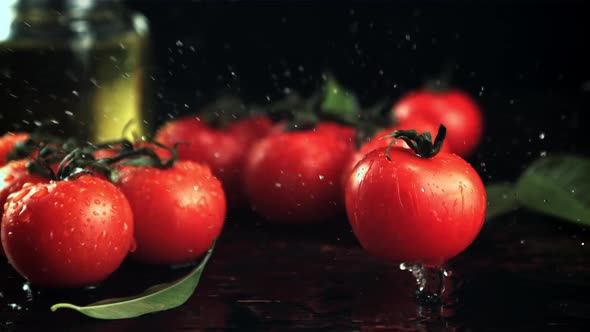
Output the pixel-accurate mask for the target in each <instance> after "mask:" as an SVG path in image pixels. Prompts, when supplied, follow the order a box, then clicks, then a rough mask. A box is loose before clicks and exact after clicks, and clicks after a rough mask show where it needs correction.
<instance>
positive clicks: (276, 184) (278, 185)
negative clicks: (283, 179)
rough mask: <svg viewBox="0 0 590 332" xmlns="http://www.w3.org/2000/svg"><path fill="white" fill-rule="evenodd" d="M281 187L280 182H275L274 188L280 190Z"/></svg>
mask: <svg viewBox="0 0 590 332" xmlns="http://www.w3.org/2000/svg"><path fill="white" fill-rule="evenodd" d="M282 186H283V185H282V184H281V183H280V182H275V187H277V188H281V187H282Z"/></svg>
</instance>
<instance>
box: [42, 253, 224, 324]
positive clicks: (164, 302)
mask: <svg viewBox="0 0 590 332" xmlns="http://www.w3.org/2000/svg"><path fill="white" fill-rule="evenodd" d="M214 246H215V243H213V244H212V245H211V248H209V251H208V252H207V254H206V255H205V257H204V258H203V261H202V262H201V263H200V264H199V265H198V266H197V267H196V268H195V269H194V270H192V271H191V272H190V273H189V274H188V275H186V276H185V277H183V278H180V279H178V280H176V281H174V282H170V283H164V284H158V285H155V286H152V287H150V288H148V289H146V290H145V291H144V292H143V293H141V294H138V295H135V296H130V297H124V298H114V299H108V300H102V301H99V302H95V303H92V304H89V305H86V306H77V305H73V304H70V303H58V304H55V305H53V306H51V311H56V310H58V309H62V308H64V309H72V310H76V311H78V312H80V313H81V314H84V315H86V316H89V317H93V318H98V319H124V318H133V317H137V316H141V315H145V314H148V313H152V312H158V311H163V310H168V309H172V308H176V307H178V306H180V305H182V304H184V303H185V302H186V301H187V300H188V299H189V298H190V297H191V295H192V294H193V292H194V291H195V289H196V287H197V285H198V283H199V280H200V279H201V274H202V273H203V270H204V268H205V265H206V264H207V261H209V258H210V257H211V253H213V248H214Z"/></svg>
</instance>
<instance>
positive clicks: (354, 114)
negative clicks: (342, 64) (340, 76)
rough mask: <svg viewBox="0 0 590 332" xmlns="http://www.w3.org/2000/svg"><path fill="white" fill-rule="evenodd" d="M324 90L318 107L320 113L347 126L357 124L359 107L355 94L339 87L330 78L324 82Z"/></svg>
mask: <svg viewBox="0 0 590 332" xmlns="http://www.w3.org/2000/svg"><path fill="white" fill-rule="evenodd" d="M324 89H325V94H324V99H323V101H322V104H321V106H320V107H321V110H322V112H324V113H326V114H330V115H333V116H335V117H337V118H339V119H340V120H342V121H344V122H346V123H348V124H355V123H357V122H358V118H359V115H360V112H361V106H360V104H359V102H358V100H357V98H356V96H355V94H354V93H352V92H350V91H347V90H346V89H345V88H343V87H342V86H340V84H339V83H338V82H337V81H336V80H335V79H334V78H333V77H331V76H329V77H328V79H327V80H326V85H325V88H324Z"/></svg>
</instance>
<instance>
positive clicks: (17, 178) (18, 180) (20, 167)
mask: <svg viewBox="0 0 590 332" xmlns="http://www.w3.org/2000/svg"><path fill="white" fill-rule="evenodd" d="M28 162H29V161H28V160H24V159H23V160H15V161H11V162H9V163H8V164H6V165H4V166H2V167H0V217H1V216H2V215H3V214H4V204H5V203H6V199H7V198H8V195H10V194H12V193H14V192H16V191H18V190H21V188H22V187H23V186H24V185H25V183H43V182H49V180H48V179H46V178H44V177H42V176H40V175H36V174H31V173H29V171H28V170H27V163H28ZM0 255H4V251H3V250H2V248H0Z"/></svg>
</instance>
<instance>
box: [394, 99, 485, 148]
mask: <svg viewBox="0 0 590 332" xmlns="http://www.w3.org/2000/svg"><path fill="white" fill-rule="evenodd" d="M392 112H393V114H394V116H395V117H396V119H397V121H399V122H401V123H404V122H406V121H408V120H410V119H412V118H413V117H415V116H420V117H424V118H426V119H428V120H431V121H433V122H434V123H436V124H439V123H442V124H444V125H445V127H447V129H448V135H447V140H446V144H447V145H449V147H450V149H451V151H452V152H454V153H456V154H458V155H460V156H463V157H466V156H468V155H469V154H471V153H472V152H473V151H474V150H475V149H476V148H477V145H478V144H479V142H480V141H481V138H482V135H483V126H484V123H483V115H482V113H481V111H480V109H479V108H478V106H477V104H476V103H475V101H474V100H473V99H472V98H471V97H469V96H468V95H467V94H465V93H463V92H461V91H459V90H450V91H448V92H431V91H426V90H423V91H417V92H413V93H410V94H408V95H406V96H405V97H403V98H402V99H401V100H400V101H399V102H398V103H397V104H396V105H394V107H393V110H392Z"/></svg>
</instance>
